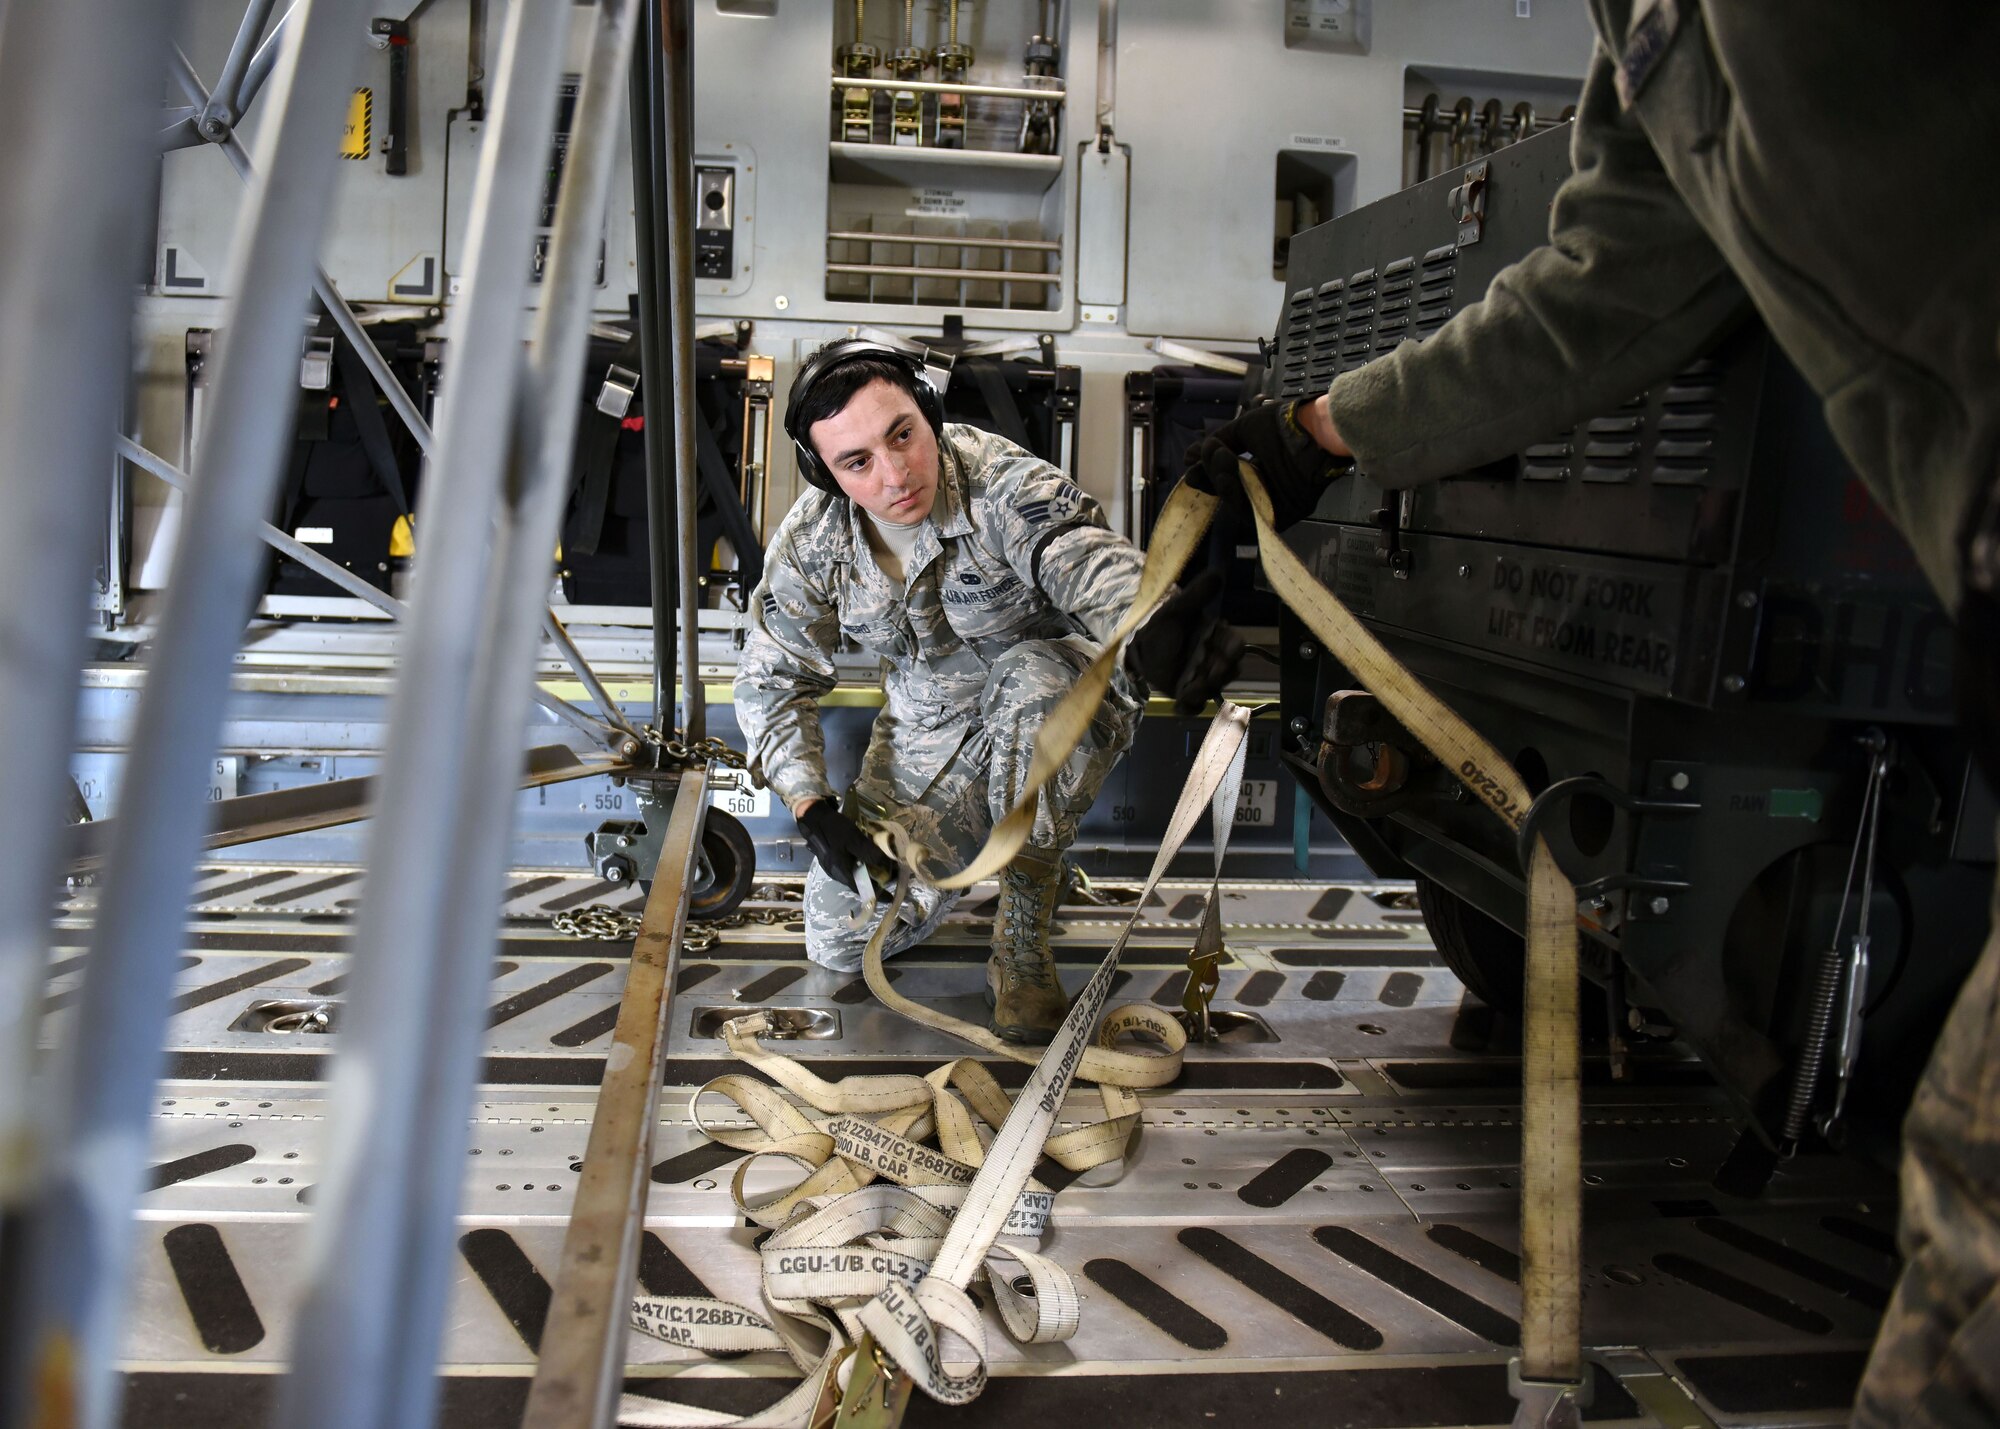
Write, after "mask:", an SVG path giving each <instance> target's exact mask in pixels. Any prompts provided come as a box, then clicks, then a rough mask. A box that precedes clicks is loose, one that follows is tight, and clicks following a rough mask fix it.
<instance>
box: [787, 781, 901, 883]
mask: <svg viewBox="0 0 2000 1429" xmlns="http://www.w3.org/2000/svg"><path fill="white" fill-rule="evenodd" d="M798 825H799V832H800V833H802V834H804V835H805V836H806V846H807V847H808V848H810V849H811V850H812V852H813V857H814V858H816V859H818V860H819V866H820V867H821V868H823V869H825V870H826V876H827V877H828V878H831V879H832V880H833V881H834V882H835V883H840V884H845V885H846V886H847V890H848V891H849V892H850V893H858V892H859V891H860V890H859V889H857V888H856V887H855V886H854V868H855V865H856V864H866V865H867V866H868V870H869V872H870V873H873V874H874V875H875V881H876V882H877V883H887V882H889V881H890V880H891V879H893V878H894V877H895V873H896V870H895V869H894V868H893V867H891V866H890V863H889V856H888V855H887V854H885V853H883V852H882V850H881V849H879V848H877V847H876V846H875V843H874V841H873V840H872V839H870V838H869V837H868V835H866V834H864V833H862V832H861V825H859V824H857V823H855V822H854V820H852V819H850V818H848V817H847V815H845V814H843V813H842V812H841V811H840V805H838V804H836V803H835V802H834V801H833V800H832V799H824V798H822V799H815V800H813V802H812V803H811V804H809V805H807V806H806V811H805V812H804V813H803V814H800V815H799V816H798Z"/></svg>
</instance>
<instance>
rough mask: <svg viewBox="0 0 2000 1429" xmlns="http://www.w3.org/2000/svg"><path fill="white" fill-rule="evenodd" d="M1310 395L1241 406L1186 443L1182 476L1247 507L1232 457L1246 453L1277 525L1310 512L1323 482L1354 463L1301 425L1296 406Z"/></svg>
mask: <svg viewBox="0 0 2000 1429" xmlns="http://www.w3.org/2000/svg"><path fill="white" fill-rule="evenodd" d="M1312 400H1314V399H1312V398H1290V399H1287V400H1286V401H1283V402H1271V401H1259V402H1257V403H1256V404H1254V405H1252V406H1249V407H1246V408H1244V409H1243V411H1242V412H1241V413H1240V414H1239V415H1238V416H1236V417H1235V418H1234V419H1233V420H1231V421H1228V422H1225V423H1223V424H1222V425H1221V426H1219V427H1217V428H1216V429H1215V430H1214V431H1213V432H1210V433H1209V434H1208V435H1207V436H1206V437H1204V438H1202V440H1201V441H1199V442H1196V443H1195V444H1194V446H1193V447H1192V448H1191V449H1189V451H1188V469H1187V474H1186V475H1185V476H1184V477H1183V478H1182V479H1183V480H1185V481H1186V482H1187V483H1188V484H1189V485H1191V486H1193V487H1195V488H1196V489H1198V490H1201V491H1206V492H1209V493H1210V494H1211V495H1215V496H1219V497H1221V498H1222V499H1223V500H1224V501H1225V502H1227V503H1229V504H1230V505H1231V506H1234V507H1237V508H1238V509H1242V508H1246V507H1248V505H1249V502H1248V501H1247V500H1246V499H1245V497H1244V495H1243V485H1242V482H1241V481H1240V480H1239V479H1238V477H1237V472H1236V459H1237V457H1238V455H1239V454H1241V455H1247V456H1248V457H1249V458H1250V460H1251V461H1252V462H1253V463H1255V465H1256V467H1257V475H1258V476H1259V477H1261V478H1262V479H1263V482H1264V489H1265V490H1266V491H1268V492H1269V493H1270V494H1271V511H1272V518H1273V524H1275V525H1276V526H1277V528H1278V529H1279V530H1280V531H1282V530H1284V529H1285V528H1286V527H1287V526H1290V525H1291V524H1293V523H1294V522H1296V521H1298V520H1300V519H1302V518H1304V517H1306V516H1310V515H1311V514H1312V510H1313V508H1314V507H1315V506H1317V505H1318V504H1319V497H1320V493H1321V492H1322V491H1324V490H1326V487H1327V484H1328V483H1329V482H1331V481H1332V480H1333V479H1334V478H1335V477H1336V476H1340V475H1342V474H1344V473H1346V472H1349V471H1352V470H1353V469H1354V461H1353V458H1351V457H1337V456H1335V455H1334V454H1333V453H1332V452H1330V451H1328V450H1327V449H1326V448H1325V447H1323V446H1321V445H1320V444H1319V443H1318V442H1316V441H1314V440H1313V438H1312V435H1311V434H1310V433H1309V432H1307V431H1306V430H1305V428H1304V427H1302V426H1300V425H1299V418H1298V411H1299V408H1300V406H1301V405H1303V404H1304V403H1305V402H1309V401H1312Z"/></svg>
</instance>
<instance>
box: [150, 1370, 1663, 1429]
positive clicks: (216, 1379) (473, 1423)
mask: <svg viewBox="0 0 2000 1429" xmlns="http://www.w3.org/2000/svg"><path fill="white" fill-rule="evenodd" d="M1591 1369H1592V1380H1593V1385H1592V1395H1591V1402H1590V1407H1589V1408H1587V1409H1585V1410H1584V1411H1583V1417H1584V1420H1585V1421H1586V1422H1589V1423H1597V1422H1602V1421H1605V1420H1620V1419H1637V1418H1640V1417H1641V1415H1640V1410H1639V1406H1638V1405H1637V1404H1636V1403H1634V1401H1633V1399H1632V1396H1631V1395H1630V1394H1628V1393H1627V1392H1626V1391H1625V1388H1624V1386H1622V1385H1621V1384H1619V1383H1618V1381H1617V1380H1616V1379H1615V1378H1613V1377H1612V1375H1611V1374H1610V1373H1609V1372H1608V1371H1606V1370H1605V1369H1604V1367H1603V1366H1602V1365H1593V1366H1591ZM531 1382H532V1376H531V1375H529V1374H528V1373H526V1372H525V1371H524V1372H522V1373H519V1374H474V1375H450V1376H446V1377H445V1378H444V1379H443V1380H442V1382H441V1384H440V1399H441V1404H440V1407H439V1411H438V1422H439V1423H440V1424H449V1425H450V1426H451V1429H516V1426H518V1425H519V1424H520V1422H521V1414H522V1410H523V1408H524V1407H525V1405H526V1404H527V1399H528V1386H529V1384H530V1383H531ZM277 1384H278V1377H277V1376H276V1375H262V1374H258V1375H251V1374H240V1373H238V1374H215V1373H210V1374H200V1373H194V1372H190V1371H187V1370H165V1371H147V1372H142V1373H138V1374H130V1375H127V1376H125V1425H126V1426H127V1429H264V1426H265V1425H267V1424H268V1423H269V1422H270V1418H271V1414H272V1412H273V1405H274V1402H275V1399H276V1388H277ZM795 1384H796V1381H795V1380H790V1379H777V1380H774V1379H768V1378H765V1377H764V1376H762V1375H727V1376H723V1375H704V1376H699V1377H696V1376H691V1375H685V1374H683V1375H676V1376H674V1377H673V1378H672V1379H670V1380H666V1381H664V1382H663V1381H662V1380H660V1379H656V1378H650V1377H648V1378H635V1379H628V1380H626V1381H625V1382H624V1385H623V1388H624V1390H625V1392H626V1393H628V1394H638V1395H641V1396H645V1397H652V1398H659V1399H668V1400H674V1401H677V1402H679V1403H683V1404H693V1405H696V1406H698V1407H700V1408H703V1409H711V1410H715V1411H717V1412H719V1413H724V1414H732V1415H748V1414H752V1413H755V1412H757V1411H759V1410H762V1409H766V1408H768V1407H769V1406H770V1405H771V1404H773V1403H774V1402H775V1401H776V1400H777V1399H778V1398H779V1397H781V1396H782V1395H784V1394H785V1393H787V1392H789V1391H790V1390H791V1389H792V1388H793V1386H794V1385H795ZM1513 1416H1514V1401H1513V1399H1512V1398H1511V1397H1510V1396H1509V1395H1508V1393H1507V1367H1506V1366H1505V1365H1503V1364H1440V1365H1431V1366H1426V1367H1425V1368H1424V1370H1423V1371H1422V1372H1421V1373H1413V1372H1411V1370H1409V1369H1408V1368H1407V1367H1404V1366H1395V1367H1387V1366H1385V1367H1383V1368H1380V1369H1373V1368H1367V1369H1316V1370H1294V1371H1290V1372H1288V1373H1285V1374H1257V1373H1188V1372H1183V1373H1177V1374H1136V1375H1132V1374H1059V1375H996V1376H994V1378H993V1379H992V1380H991V1381H989V1382H988V1384H987V1386H986V1388H985V1390H984V1391H983V1392H982V1393H981V1394H980V1396H979V1398H977V1399H975V1400H973V1401H972V1403H970V1404H964V1405H956V1406H954V1405H941V1404H938V1403H935V1402H934V1401H932V1400H929V1399H926V1398H925V1397H924V1396H922V1395H917V1396H914V1397H913V1398H912V1399H911V1401H910V1408H909V1413H908V1415H907V1417H905V1419H904V1421H903V1422H904V1423H905V1424H906V1425H908V1426H909V1429H1018V1426H1020V1425H1022V1424H1038V1423H1040V1424H1108V1425H1124V1424H1144V1425H1146V1426H1147V1429H1215V1426H1216V1425H1218V1424H1255V1423H1268V1424H1328V1425H1336V1424H1337V1425H1339V1426H1340V1429H1410V1426H1413V1425H1423V1424H1430V1425H1440V1424H1505V1423H1508V1422H1509V1421H1510V1420H1512V1418H1513Z"/></svg>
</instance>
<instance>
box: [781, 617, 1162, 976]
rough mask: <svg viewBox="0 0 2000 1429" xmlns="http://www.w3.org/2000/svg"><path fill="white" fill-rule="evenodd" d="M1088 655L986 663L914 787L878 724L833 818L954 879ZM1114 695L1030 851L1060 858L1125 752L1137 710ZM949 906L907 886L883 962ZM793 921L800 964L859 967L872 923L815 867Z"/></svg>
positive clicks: (1056, 787) (1052, 654) (1079, 645)
mask: <svg viewBox="0 0 2000 1429" xmlns="http://www.w3.org/2000/svg"><path fill="white" fill-rule="evenodd" d="M1095 653H1096V648H1095V647H1094V646H1092V645H1090V644H1089V643H1088V642H1086V641H1084V640H1082V639H1081V638H1072V639H1067V640H1029V641H1023V642H1022V643H1021V644H1019V645H1016V646H1015V647H1014V648H1013V649H1011V650H1009V651H1008V652H1007V653H1006V654H1005V655H1002V656H1001V657H1000V658H999V659H998V660H995V661H994V662H993V668H992V670H991V671H990V672H989V673H988V675H987V677H986V687H985V689H984V690H983V691H982V692H981V695H980V701H979V713H978V717H977V719H976V720H975V721H973V722H972V723H971V724H970V725H969V726H966V727H962V728H955V729H954V730H953V731H952V734H951V736H950V737H951V738H952V739H953V740H955V742H956V748H955V750H954V751H953V753H952V754H951V756H950V758H949V759H948V760H947V761H946V763H945V765H944V767H943V768H942V769H940V770H939V771H938V772H937V774H936V775H935V776H933V777H932V778H931V779H930V780H929V781H928V782H927V783H924V784H922V785H921V786H920V787H917V786H915V785H914V783H913V780H912V779H911V778H910V776H909V771H907V770H904V769H898V768H897V767H896V765H897V762H898V760H897V754H896V751H895V750H894V748H892V746H891V741H889V740H888V739H885V738H883V733H882V731H883V727H882V725H881V724H880V723H878V724H877V726H876V730H875V734H874V737H873V738H871V739H870V740H869V743H868V752H867V753H866V754H865V755H863V756H862V760H861V772H860V774H859V775H857V776H856V778H855V780H854V784H853V786H852V787H851V788H850V789H849V790H848V791H847V794H846V797H845V798H843V799H842V800H841V806H842V807H843V808H844V809H845V810H846V811H847V812H848V813H849V814H850V815H853V816H855V817H857V818H873V819H877V820H892V821H894V822H895V823H898V824H900V825H902V827H903V828H904V829H906V830H908V831H909V833H910V835H911V836H912V837H913V838H914V839H915V840H916V841H917V842H918V843H920V844H922V845H924V846H925V847H926V848H928V849H930V850H931V851H932V859H931V862H930V865H929V867H928V868H927V870H926V871H927V872H929V873H931V874H932V875H934V876H939V877H942V876H943V875H944V874H947V873H951V872H955V871H956V870H958V869H960V868H963V867H964V866H965V865H966V864H968V863H970V862H971V861H972V857H973V855H974V854H976V853H978V852H979V849H980V846H981V845H982V844H984V843H985V842H986V836H987V834H989V833H990V832H991V831H992V829H993V825H994V823H995V822H996V821H997V820H999V818H1000V817H1001V816H1002V815H1004V814H1005V813H1006V812H1007V810H1008V809H1010V808H1012V807H1013V805H1014V804H1015V802H1016V801H1017V800H1018V799H1019V798H1020V797H1021V793H1022V791H1023V790H1024V789H1025V788H1026V786H1027V775H1028V764H1029V762H1030V760H1032V759H1033V757H1034V747H1035V736H1036V735H1037V734H1038V733H1040V732H1041V728H1042V722H1043V720H1045V719H1046V718H1047V717H1048V713H1049V711H1050V710H1051V709H1053V708H1055V705H1056V702H1057V701H1058V700H1060V699H1061V698H1062V697H1063V696H1064V695H1065V694H1067V693H1068V692H1069V690H1070V687H1071V686H1073V685H1074V684H1075V683H1076V680H1077V677H1078V676H1079V675H1081V674H1082V673H1083V670H1084V667H1085V666H1087V665H1088V664H1089V663H1090V661H1091V659H1092V657H1093V656H1094V654H1095ZM1122 685H1123V680H1122V679H1120V680H1119V681H1117V682H1114V684H1113V688H1112V692H1111V694H1110V696H1109V697H1107V698H1106V700H1105V702H1104V704H1103V706H1102V707H1101V708H1100V709H1099V710H1098V713H1097V718H1096V719H1095V720H1093V721H1092V722H1091V726H1090V732H1089V734H1088V735H1087V736H1086V737H1085V738H1084V740H1083V742H1082V743H1081V744H1079V745H1078V746H1077V748H1076V752H1075V753H1074V754H1072V755H1071V756H1070V758H1069V762H1068V763H1067V764H1065V765H1064V766H1063V767H1062V768H1061V769H1060V770H1059V771H1057V773H1056V777H1055V778H1054V779H1052V780H1050V781H1049V783H1048V785H1047V786H1046V787H1045V788H1044V789H1043V790H1042V797H1041V802H1040V806H1039V807H1038V809H1037V810H1036V812H1035V827H1034V832H1033V833H1032V834H1030V835H1029V840H1028V841H1029V842H1030V843H1031V844H1033V845H1035V846H1036V847H1038V848H1046V849H1058V850H1059V849H1066V848H1068V847H1069V846H1070V844H1071V843H1073V842H1074V841H1075V839H1076V825H1077V821H1078V820H1079V819H1080V818H1082V817H1083V814H1084V811H1085V810H1087V809H1089V808H1090V805H1091V802H1092V801H1093V800H1094V799H1096V797H1097V791H1098V790H1099V789H1100V788H1101V787H1103V784H1104V779H1105V776H1106V775H1108V774H1109V773H1110V772H1111V770H1112V768H1113V766H1115V765H1116V764H1117V763H1118V759H1119V756H1121V755H1122V754H1124V752H1125V750H1126V749H1127V747H1129V746H1130V745H1131V743H1132V734H1133V731H1134V730H1135V729H1136V728H1137V727H1138V723H1139V713H1140V709H1141V706H1140V704H1139V702H1138V700H1137V699H1135V698H1133V697H1132V695H1131V694H1130V693H1129V692H1127V691H1126V690H1124V689H1123V688H1122ZM884 901H885V902H886V896H885V899H884ZM957 901H958V895H957V894H956V893H946V892H943V891H941V890H939V889H936V888H932V887H931V886H930V885H929V884H927V883H919V884H917V885H916V886H915V887H914V888H913V889H912V892H911V895H910V898H909V900H908V901H907V902H906V903H905V904H904V907H903V911H902V914H901V916H900V918H899V920H898V922H899V926H898V927H897V928H896V929H895V930H894V931H892V932H891V933H890V935H889V940H888V942H887V943H886V944H885V945H884V946H883V954H884V956H893V955H894V954H896V953H900V952H904V951H906V950H907V949H909V948H913V947H915V946H916V945H917V944H919V943H921V942H923V940H924V939H926V938H928V937H929V936H930V935H931V933H932V932H934V931H935V930H936V928H937V925H938V924H939V923H940V922H942V921H943V920H944V916H945V915H946V914H947V913H949V912H950V911H951V909H952V905H953V904H955V903H956V902H957ZM805 914H806V954H807V956H808V957H810V958H811V959H812V960H813V961H814V962H816V963H819V964H821V965H822V966H824V967H829V968H833V969H835V970H836V971H841V972H852V971H854V970H856V969H858V968H859V967H860V966H861V954H862V951H863V950H864V949H865V948H866V947H867V946H868V940H869V939H870V938H871V937H873V936H874V933H875V928H876V927H877V925H878V924H879V923H880V922H881V916H880V914H879V913H874V914H871V913H870V911H869V904H868V903H867V902H866V901H864V900H863V899H862V898H860V897H859V896H857V895H856V894H855V893H853V892H850V891H849V890H848V888H847V887H846V886H845V885H844V884H840V883H836V882H835V881H834V880H833V879H831V878H829V877H827V875H826V873H825V871H824V870H822V869H821V868H820V866H819V864H818V863H814V864H813V865H812V867H811V868H810V869H809V870H808V871H807V873H806V896H805Z"/></svg>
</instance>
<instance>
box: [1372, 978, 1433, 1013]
mask: <svg viewBox="0 0 2000 1429" xmlns="http://www.w3.org/2000/svg"><path fill="white" fill-rule="evenodd" d="M1423 989H1424V980H1423V979H1422V978H1421V977H1419V976H1418V975H1417V974H1416V973H1390V974H1389V980H1388V981H1387V982H1385V983H1383V984H1382V1005H1383V1006H1384V1007H1408V1006H1410V1005H1411V1004H1412V1003H1414V1002H1415V1001H1416V1000H1417V994H1418V993H1420V992H1422V991H1423Z"/></svg>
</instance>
